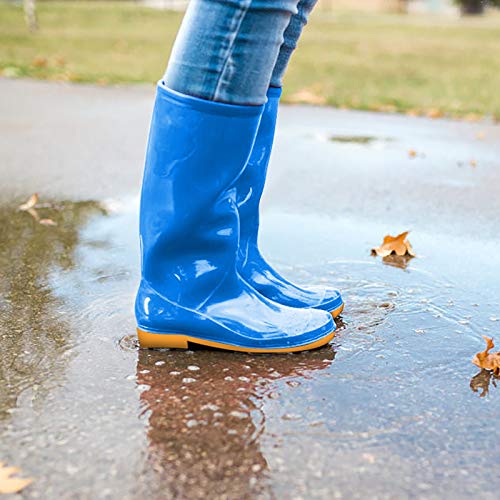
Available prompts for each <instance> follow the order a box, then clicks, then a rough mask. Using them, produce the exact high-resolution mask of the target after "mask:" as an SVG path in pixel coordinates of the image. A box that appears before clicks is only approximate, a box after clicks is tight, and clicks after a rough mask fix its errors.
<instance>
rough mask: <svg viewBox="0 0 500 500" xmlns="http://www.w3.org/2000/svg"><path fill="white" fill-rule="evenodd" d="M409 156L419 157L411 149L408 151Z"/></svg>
mask: <svg viewBox="0 0 500 500" xmlns="http://www.w3.org/2000/svg"><path fill="white" fill-rule="evenodd" d="M408 156H409V157H410V158H415V157H416V156H417V152H416V151H415V150H414V149H410V150H409V151H408Z"/></svg>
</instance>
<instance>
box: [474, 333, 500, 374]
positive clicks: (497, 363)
mask: <svg viewBox="0 0 500 500" xmlns="http://www.w3.org/2000/svg"><path fill="white" fill-rule="evenodd" d="M483 339H484V340H485V342H486V349H485V350H484V351H483V352H479V353H477V354H476V355H475V356H474V358H472V362H473V363H474V364H475V365H476V366H479V368H484V369H485V370H491V371H492V372H493V373H494V374H495V375H500V351H498V352H494V353H491V354H490V351H491V349H493V348H494V347H495V343H494V342H493V339H490V338H489V337H486V336H485V335H483Z"/></svg>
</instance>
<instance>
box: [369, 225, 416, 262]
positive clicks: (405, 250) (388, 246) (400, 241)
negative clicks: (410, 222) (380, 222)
mask: <svg viewBox="0 0 500 500" xmlns="http://www.w3.org/2000/svg"><path fill="white" fill-rule="evenodd" d="M408 232H409V231H405V232H404V233H401V234H398V236H390V235H387V236H386V237H385V238H384V241H383V242H382V245H380V246H379V247H377V248H372V255H379V256H380V257H387V256H388V255H391V254H393V253H395V254H396V255H399V256H403V255H409V256H411V257H415V252H414V251H413V248H412V246H411V244H410V242H409V241H408V240H407V239H406V237H407V236H408Z"/></svg>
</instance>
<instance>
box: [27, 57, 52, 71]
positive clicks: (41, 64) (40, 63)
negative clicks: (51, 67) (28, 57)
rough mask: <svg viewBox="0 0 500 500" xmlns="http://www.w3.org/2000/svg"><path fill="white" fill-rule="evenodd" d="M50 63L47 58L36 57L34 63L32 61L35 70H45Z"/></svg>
mask: <svg viewBox="0 0 500 500" xmlns="http://www.w3.org/2000/svg"><path fill="white" fill-rule="evenodd" d="M48 63H49V61H48V60H47V58H46V57H43V56H36V57H35V58H33V61H31V65H32V66H34V67H35V68H45V67H46V66H47V65H48Z"/></svg>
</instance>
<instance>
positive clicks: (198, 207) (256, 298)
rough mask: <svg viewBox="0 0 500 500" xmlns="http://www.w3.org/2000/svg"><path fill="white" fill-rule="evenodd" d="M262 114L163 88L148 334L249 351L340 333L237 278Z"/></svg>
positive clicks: (148, 238)
mask: <svg viewBox="0 0 500 500" xmlns="http://www.w3.org/2000/svg"><path fill="white" fill-rule="evenodd" d="M261 114H262V106H234V105H227V104H220V103H215V102H210V101H205V100H201V99H197V98H194V97H188V96H183V95H181V94H178V93H176V92H173V91H171V90H169V89H167V88H165V86H164V85H163V84H162V83H160V84H159V85H158V92H157V97H156V103H155V107H154V111H153V117H152V122H151V129H150V135H149V142H148V148H147V154H146V165H145V170H144V178H143V186H142V194H141V207H140V241H141V256H142V260H141V268H142V279H141V284H140V286H139V291H138V293H137V298H136V306H135V312H136V318H137V323H138V326H139V328H140V329H142V330H144V331H147V332H151V333H160V334H161V333H175V334H186V335H190V336H192V337H195V338H199V339H205V340H212V341H216V342H222V343H226V344H230V345H234V346H239V347H249V348H284V347H293V346H301V345H305V344H309V343H311V342H314V341H316V340H319V339H321V338H323V337H326V336H327V335H328V334H329V333H331V332H332V331H333V330H334V329H335V325H334V323H333V321H332V318H331V316H330V315H329V314H327V313H325V312H324V311H317V310H303V309H293V308H290V307H286V306H283V305H280V304H277V303H275V302H272V301H270V300H268V299H267V298H265V297H263V296H262V295H261V294H259V293H258V292H257V291H255V290H254V289H253V288H252V287H251V286H249V285H248V284H247V283H246V282H245V281H244V280H243V279H242V278H241V277H240V276H239V274H238V273H237V270H236V260H237V254H238V245H239V213H238V209H237V206H236V190H235V189H234V186H233V184H234V181H235V179H236V178H237V177H238V175H239V174H240V173H241V171H242V170H243V168H244V166H245V164H246V162H247V160H248V157H249V154H250V151H251V149H252V145H253V142H254V138H255V134H256V131H257V128H258V125H259V121H260V116H261Z"/></svg>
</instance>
